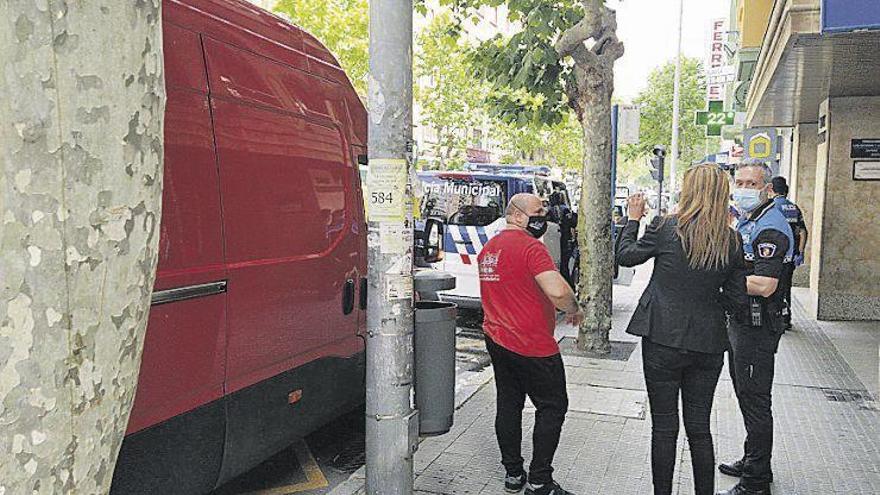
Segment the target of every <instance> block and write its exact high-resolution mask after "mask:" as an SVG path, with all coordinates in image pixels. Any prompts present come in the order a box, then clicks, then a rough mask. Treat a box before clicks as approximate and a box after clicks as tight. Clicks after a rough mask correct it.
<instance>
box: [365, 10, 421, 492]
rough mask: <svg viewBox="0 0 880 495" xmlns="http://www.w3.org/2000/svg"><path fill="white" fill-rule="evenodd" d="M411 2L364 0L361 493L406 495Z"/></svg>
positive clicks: (412, 423) (414, 427)
mask: <svg viewBox="0 0 880 495" xmlns="http://www.w3.org/2000/svg"><path fill="white" fill-rule="evenodd" d="M412 7H413V6H412V0H371V2H370V85H369V110H370V122H369V158H370V160H369V173H368V175H367V185H368V187H367V189H368V191H369V193H370V198H369V202H368V229H369V236H368V241H367V244H368V251H369V258H368V260H369V261H368V267H369V290H368V299H367V396H366V401H367V405H366V465H367V493H368V494H370V495H408V494H410V493H412V490H413V464H412V456H413V453H414V451H415V448H416V445H417V442H418V417H417V411H414V410H413V407H412V384H413V303H412V292H413V279H412V266H413V253H412V249H413V215H412V185H411V184H410V181H409V177H410V167H411V153H412V86H413V83H412V81H413V79H412V21H413V19H412V12H413V8H412Z"/></svg>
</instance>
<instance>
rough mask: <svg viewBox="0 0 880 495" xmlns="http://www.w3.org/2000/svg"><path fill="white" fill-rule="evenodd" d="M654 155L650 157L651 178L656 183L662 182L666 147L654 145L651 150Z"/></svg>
mask: <svg viewBox="0 0 880 495" xmlns="http://www.w3.org/2000/svg"><path fill="white" fill-rule="evenodd" d="M652 153H653V154H654V156H653V157H651V167H652V168H653V169H654V170H651V177H653V178H654V180H656V181H657V182H660V183H662V182H663V168H664V167H663V165H664V163H665V162H666V147H665V146H661V145H659V144H658V145H655V146H654V149H653V150H652Z"/></svg>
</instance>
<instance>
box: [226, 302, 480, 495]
mask: <svg viewBox="0 0 880 495" xmlns="http://www.w3.org/2000/svg"><path fill="white" fill-rule="evenodd" d="M480 325H481V320H480V316H479V315H478V314H476V313H474V312H467V311H465V312H462V314H460V316H459V320H458V329H457V333H456V375H457V376H456V379H457V381H458V382H462V381H464V380H466V379H467V377H468V376H470V375H471V374H473V373H478V372H479V371H480V370H482V369H483V368H485V367H486V366H488V365H489V356H488V354H487V353H486V345H485V343H484V342H483V337H482V330H480ZM363 418H364V411H363V409H361V410H358V411H354V412H352V413H350V414H347V415H345V416H343V417H342V418H339V419H338V420H336V421H334V422H332V423H330V424H328V425H326V426H325V427H324V428H322V429H320V430H319V431H317V432H315V433H313V434H312V435H309V436H308V437H306V438H305V439H303V440H301V441H298V442H296V443H294V444H293V445H291V446H290V447H289V448H287V449H286V450H284V451H282V452H280V453H279V454H277V455H276V456H275V457H272V458H271V459H269V460H267V461H266V462H264V463H263V464H261V465H259V466H257V467H256V468H254V469H253V470H251V471H249V472H247V473H245V474H243V475H241V476H239V477H238V478H236V479H234V480H232V481H230V482H229V483H227V484H225V485H224V486H222V487H221V488H220V489H218V490H216V491H215V492H214V495H243V494H249V495H292V494H301V493H308V494H324V493H329V492H330V491H331V490H332V489H333V488H334V487H335V486H336V485H338V484H340V483H342V482H343V481H345V480H346V479H348V477H349V476H350V475H351V474H352V473H354V472H355V471H357V470H358V469H360V467H361V466H363V464H364V419H363Z"/></svg>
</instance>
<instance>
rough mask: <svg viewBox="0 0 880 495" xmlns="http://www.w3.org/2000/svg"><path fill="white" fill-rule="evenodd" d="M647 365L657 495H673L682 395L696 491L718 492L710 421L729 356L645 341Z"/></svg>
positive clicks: (646, 376) (644, 362) (700, 493)
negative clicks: (725, 360) (719, 383)
mask: <svg viewBox="0 0 880 495" xmlns="http://www.w3.org/2000/svg"><path fill="white" fill-rule="evenodd" d="M642 361H643V366H644V371H645V384H646V385H647V388H648V400H649V401H650V403H651V472H652V475H653V481H654V494H655V495H668V494H670V493H672V476H673V473H674V471H675V451H676V443H677V442H678V424H679V419H678V396H679V391H680V392H681V402H682V406H683V410H682V414H683V416H684V429H685V432H686V433H687V438H688V444H689V445H690V451H691V464H693V468H694V493H696V495H704V494H708V495H712V494H714V493H715V450H714V446H713V444H712V432H711V431H710V430H709V417H710V416H711V414H712V399H713V397H714V395H715V386H716V385H717V384H718V376H719V375H720V374H721V368H722V367H723V366H724V354H706V353H702V352H692V351H686V350H683V349H676V348H673V347H667V346H664V345H660V344H655V343H653V342H651V341H650V340H648V338H644V339H642Z"/></svg>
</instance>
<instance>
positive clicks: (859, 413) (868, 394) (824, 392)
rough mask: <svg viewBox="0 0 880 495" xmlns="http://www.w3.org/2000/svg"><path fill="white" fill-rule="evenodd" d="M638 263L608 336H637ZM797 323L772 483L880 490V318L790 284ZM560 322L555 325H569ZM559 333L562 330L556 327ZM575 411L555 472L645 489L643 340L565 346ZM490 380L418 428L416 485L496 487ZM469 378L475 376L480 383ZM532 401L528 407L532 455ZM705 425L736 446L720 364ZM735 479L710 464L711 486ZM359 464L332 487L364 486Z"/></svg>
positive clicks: (463, 493) (454, 490)
mask: <svg viewBox="0 0 880 495" xmlns="http://www.w3.org/2000/svg"><path fill="white" fill-rule="evenodd" d="M649 273H650V272H649V269H642V270H641V271H640V273H639V276H638V277H637V280H636V283H634V286H633V287H629V288H618V287H615V304H614V309H615V319H614V330H613V332H612V340H617V341H629V342H636V341H637V340H636V339H634V338H632V337H631V336H629V335H626V334H625V333H624V331H623V330H624V328H625V326H626V323H627V321H628V319H629V315H630V314H631V313H632V311H633V309H634V307H635V304H636V302H637V301H638V297H639V295H640V294H641V291H642V290H643V288H644V285H645V283H646V277H647V276H648V274H649ZM796 296H797V298H798V300H799V302H798V303H797V305H796V307H795V313H794V315H795V318H794V325H795V330H794V331H792V332H789V333H787V334H786V335H785V336H784V337H783V339H782V343H781V345H780V350H779V355H778V356H777V373H776V380H775V385H774V390H773V393H774V404H773V408H774V414H775V418H776V435H775V438H776V446H775V449H774V459H773V466H774V475H775V483H774V485H773V491H774V493H777V494H798V495H801V494H813V493H815V494H831V493H834V494H877V493H880V407H878V405H880V403H878V402H875V399H874V398H875V397H877V396H878V392H880V391H878V376H877V375H878V370H880V368H878V344H880V323H839V322H838V323H824V322H822V323H820V322H816V321H815V320H811V319H809V318H808V317H807V316H806V315H807V312H806V310H805V309H804V305H803V304H802V303H801V302H800V301H803V300H806V297H804V296H805V292H804V291H796ZM572 331H573V330H572V329H564V328H563V329H560V334H566V333H570V332H572ZM560 336H562V335H560ZM564 361H565V363H566V370H567V373H568V382H569V396H570V412H569V414H568V416H567V418H566V422H565V426H564V427H563V433H562V441H561V444H560V447H559V450H558V451H557V455H556V460H555V462H554V466H555V468H556V472H555V473H554V476H555V478H556V479H557V480H558V481H559V482H560V483H561V484H562V486H563V487H564V488H566V489H567V490H570V491H573V492H574V493H576V494H578V495H586V494H605V493H614V494H616V495H617V494H619V495H624V494H639V495H642V494H649V493H651V492H652V488H651V472H650V454H649V453H650V437H651V422H650V415H649V412H648V410H647V394H646V393H645V387H644V380H643V378H642V372H641V366H642V364H641V354H640V349H639V348H636V350H635V351H634V352H633V353H632V354H631V355H630V357H629V359H628V360H626V361H610V360H597V359H588V358H577V357H571V356H564ZM486 372H487V373H489V374H486V375H484V378H483V380H484V381H485V380H488V381H487V382H486V383H485V385H483V386H482V387H479V388H477V390H476V391H475V392H474V393H473V395H472V396H470V397H469V398H468V399H467V400H466V401H464V399H463V398H462V399H461V400H462V401H463V404H462V406H461V407H460V409H459V410H458V411H457V412H456V417H455V426H454V427H453V429H452V431H450V432H449V433H447V434H446V435H443V436H439V437H434V438H427V439H423V441H422V443H421V444H420V447H419V451H418V452H417V453H416V454H415V460H414V464H415V472H416V476H417V477H416V480H415V488H416V493H431V494H457V495H468V494H474V495H476V494H501V493H504V491H503V488H502V486H501V485H502V482H501V479H502V477H503V474H504V471H503V468H502V467H501V465H500V463H499V459H500V454H499V452H498V447H497V444H496V442H495V436H494V430H493V423H494V411H495V405H494V401H495V388H494V382H492V381H491V374H490V369H487V370H486ZM475 388H476V387H475ZM533 424H534V410H533V409H530V408H529V409H527V411H526V413H525V417H524V429H525V432H524V435H525V436H526V441H524V442H523V446H524V449H525V452H524V457H525V458H526V462H528V460H529V458H530V450H529V449H530V448H531V446H530V444H531V441H530V440H529V438H530V436H531V429H532V426H533ZM712 429H713V432H714V437H715V450H716V457H717V459H718V460H733V459H735V458H737V457H738V456H740V455H741V445H742V440H743V437H744V429H743V426H742V418H741V416H740V413H739V410H738V407H737V403H736V398H735V396H734V394H733V388H732V386H731V382H730V378H729V375H728V373H727V370H726V368H725V370H724V371H723V373H722V377H721V382H720V383H719V386H718V389H717V391H716V396H715V405H714V409H713V418H712ZM684 440H685V439H684V429H683V428H682V429H681V436H680V439H679V454H678V467H677V469H676V480H675V487H676V490H677V493H680V494H689V493H693V482H692V475H691V467H690V454H689V452H688V450H687V446H686V442H685V441H684ZM735 482H736V480H735V479H734V478H730V477H727V476H724V475H721V474H718V475H717V482H716V486H717V488H719V489H720V488H723V487H727V486H729V485H732V484H734V483H735ZM362 487H363V470H362V471H360V472H359V473H356V474H355V476H354V477H353V478H352V479H351V480H349V482H347V483H345V484H343V485H341V486H340V487H338V488H337V490H336V491H334V492H333V493H336V494H340V495H342V494H347V493H359V492H362V490H363V488H362Z"/></svg>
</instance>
